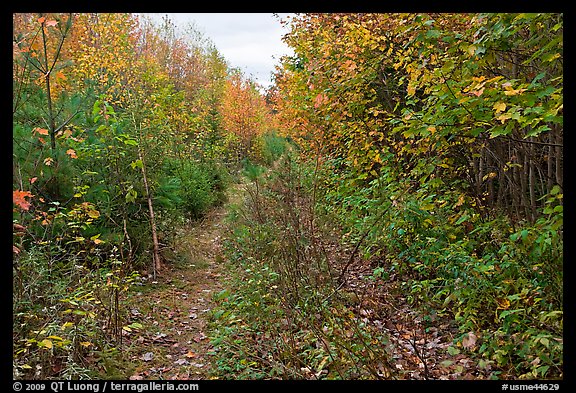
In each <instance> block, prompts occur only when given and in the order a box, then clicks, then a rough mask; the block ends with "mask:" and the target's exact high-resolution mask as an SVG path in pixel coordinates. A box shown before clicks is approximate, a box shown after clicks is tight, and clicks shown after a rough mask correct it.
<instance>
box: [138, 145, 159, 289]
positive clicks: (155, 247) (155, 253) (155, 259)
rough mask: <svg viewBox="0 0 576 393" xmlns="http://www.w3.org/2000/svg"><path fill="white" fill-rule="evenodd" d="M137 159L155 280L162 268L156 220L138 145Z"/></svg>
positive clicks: (142, 158) (144, 165) (144, 166)
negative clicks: (149, 233)
mask: <svg viewBox="0 0 576 393" xmlns="http://www.w3.org/2000/svg"><path fill="white" fill-rule="evenodd" d="M138 158H140V161H141V162H142V178H143V180H144V189H145V190H146V199H147V200H148V212H149V213H150V227H151V229H152V244H153V250H152V263H153V264H152V268H153V272H154V279H156V273H158V272H159V271H160V269H161V268H162V263H161V260H160V246H159V244H158V235H157V232H156V220H155V218H154V206H153V204H152V195H151V194H150V187H149V186H148V178H147V176H146V164H145V163H144V157H143V156H142V150H141V148H140V145H139V146H138Z"/></svg>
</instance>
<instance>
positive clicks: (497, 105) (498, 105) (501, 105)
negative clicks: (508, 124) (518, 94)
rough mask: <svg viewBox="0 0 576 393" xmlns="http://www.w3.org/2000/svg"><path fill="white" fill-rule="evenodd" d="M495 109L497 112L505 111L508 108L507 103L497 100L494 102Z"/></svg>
mask: <svg viewBox="0 0 576 393" xmlns="http://www.w3.org/2000/svg"><path fill="white" fill-rule="evenodd" d="M493 108H494V110H495V111H496V113H499V112H504V111H505V110H506V103H505V102H497V103H495V104H494V107H493Z"/></svg>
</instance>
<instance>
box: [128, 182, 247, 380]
mask: <svg viewBox="0 0 576 393" xmlns="http://www.w3.org/2000/svg"><path fill="white" fill-rule="evenodd" d="M243 186H244V185H243V184H242V183H238V184H234V185H233V186H232V187H231V188H230V189H228V191H227V192H228V195H227V196H228V198H227V201H226V202H225V203H224V204H223V205H222V206H219V207H216V208H214V209H212V210H211V211H210V212H208V213H207V214H206V216H205V217H204V218H203V219H202V220H201V221H197V222H193V223H191V224H189V225H188V227H186V228H182V229H178V230H177V235H176V237H177V238H176V240H175V244H174V245H173V250H172V251H173V252H174V254H175V255H176V258H174V259H175V260H173V261H171V260H169V261H166V262H165V264H164V268H163V270H162V271H161V272H160V274H159V275H158V276H157V279H156V280H155V281H154V280H153V279H152V278H150V279H149V280H148V282H146V283H145V285H144V286H142V287H141V288H140V289H137V290H135V291H133V294H131V295H130V297H131V298H130V300H129V303H130V307H129V312H130V319H131V322H137V323H140V324H142V325H143V326H144V327H143V328H142V329H141V330H140V331H139V332H130V333H129V334H128V336H129V337H128V342H129V344H128V345H127V347H128V350H127V352H128V354H129V358H128V359H125V360H126V363H127V364H128V367H126V366H124V367H125V370H124V372H125V373H126V374H127V375H125V376H124V377H125V378H129V379H131V380H144V379H146V380H148V379H171V380H175V379H178V380H186V379H194V380H203V379H208V378H209V376H210V367H211V362H210V359H209V356H210V355H209V352H210V351H211V349H212V347H211V345H210V339H209V337H208V332H207V325H208V321H209V318H210V311H211V309H212V308H213V306H214V301H213V295H214V294H215V293H218V292H219V291H221V290H223V289H224V286H223V283H225V282H226V271H225V270H224V268H223V266H222V262H223V258H222V239H223V238H224V231H225V223H224V219H225V217H226V214H227V212H228V208H229V206H230V205H231V204H234V203H238V201H239V200H241V198H242V195H243Z"/></svg>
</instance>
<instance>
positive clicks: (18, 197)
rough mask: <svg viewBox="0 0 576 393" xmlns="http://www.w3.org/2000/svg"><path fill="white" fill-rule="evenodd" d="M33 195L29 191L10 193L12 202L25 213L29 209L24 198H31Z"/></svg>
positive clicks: (28, 204)
mask: <svg viewBox="0 0 576 393" xmlns="http://www.w3.org/2000/svg"><path fill="white" fill-rule="evenodd" d="M33 196H34V195H32V194H31V193H30V191H20V190H15V191H12V202H13V203H14V204H15V205H16V206H18V207H19V208H20V209H22V210H25V211H27V210H28V209H29V208H30V202H28V201H27V200H26V198H27V197H28V198H32V197H33Z"/></svg>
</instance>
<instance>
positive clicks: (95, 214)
mask: <svg viewBox="0 0 576 393" xmlns="http://www.w3.org/2000/svg"><path fill="white" fill-rule="evenodd" d="M86 214H88V217H90V218H93V219H97V218H98V217H100V212H99V211H98V210H88V211H87V212H86Z"/></svg>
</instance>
